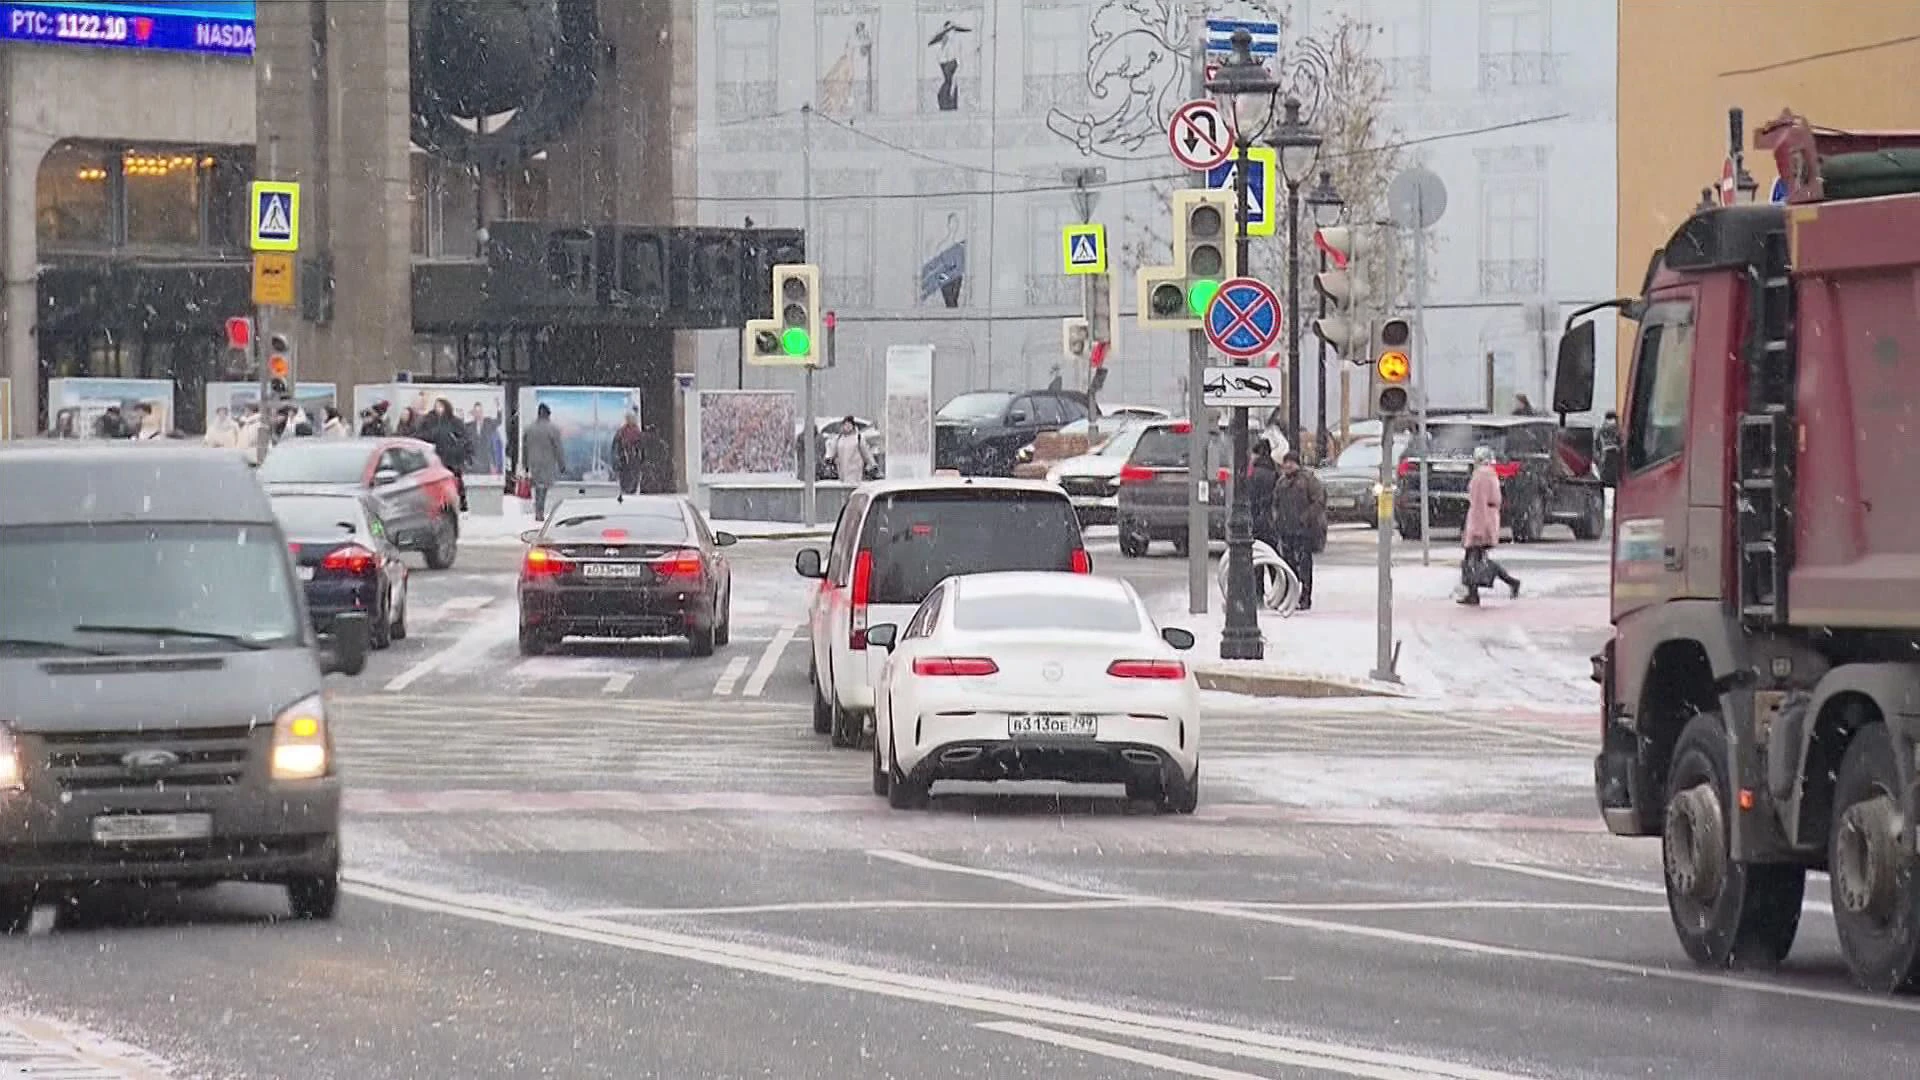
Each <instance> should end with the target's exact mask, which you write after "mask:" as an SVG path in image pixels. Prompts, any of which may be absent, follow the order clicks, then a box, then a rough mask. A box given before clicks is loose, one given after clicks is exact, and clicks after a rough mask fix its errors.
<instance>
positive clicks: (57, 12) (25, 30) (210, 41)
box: [0, 0, 254, 56]
mask: <svg viewBox="0 0 1920 1080" xmlns="http://www.w3.org/2000/svg"><path fill="white" fill-rule="evenodd" d="M253 8H254V0H173V2H166V0H147V2H146V3H83V2H79V0H41V2H40V3H37V4H36V3H29V4H11V3H0V41H24V42H39V43H43V44H52V45H91V46H95V47H98V48H106V49H150V50H159V51H165V52H191V53H211V54H214V55H217V56H252V55H253Z"/></svg>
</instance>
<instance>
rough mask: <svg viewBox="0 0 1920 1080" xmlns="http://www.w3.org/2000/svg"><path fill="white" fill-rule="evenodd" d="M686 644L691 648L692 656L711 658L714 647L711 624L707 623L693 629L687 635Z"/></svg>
mask: <svg viewBox="0 0 1920 1080" xmlns="http://www.w3.org/2000/svg"><path fill="white" fill-rule="evenodd" d="M687 644H688V645H689V646H691V647H692V649H693V655H695V656H712V655H713V646H714V628H713V624H711V623H709V624H707V625H706V626H696V627H694V629H693V631H692V632H691V633H689V634H688V635H687Z"/></svg>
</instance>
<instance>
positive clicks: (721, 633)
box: [713, 589, 733, 645]
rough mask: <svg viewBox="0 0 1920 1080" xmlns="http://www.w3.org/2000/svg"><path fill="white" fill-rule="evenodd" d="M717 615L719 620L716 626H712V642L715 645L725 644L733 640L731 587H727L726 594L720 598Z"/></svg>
mask: <svg viewBox="0 0 1920 1080" xmlns="http://www.w3.org/2000/svg"><path fill="white" fill-rule="evenodd" d="M718 617H719V619H720V622H719V624H718V625H717V626H715V627H714V630H713V643H714V644H715V645H725V644H726V643H727V642H729V641H732V640H733V590H732V589H728V590H727V594H726V596H725V597H724V598H722V599H721V601H720V611H719V615H718Z"/></svg>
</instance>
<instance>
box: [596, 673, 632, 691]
mask: <svg viewBox="0 0 1920 1080" xmlns="http://www.w3.org/2000/svg"><path fill="white" fill-rule="evenodd" d="M632 682H633V676H632V675H631V674H629V673H625V672H622V673H620V674H615V675H609V676H607V681H606V683H605V684H604V685H602V686H601V687H600V692H601V693H603V694H618V693H620V692H621V691H623V690H625V689H626V688H627V686H628V685H629V684H631V683H632Z"/></svg>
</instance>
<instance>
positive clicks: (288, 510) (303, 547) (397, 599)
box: [269, 488, 407, 649]
mask: <svg viewBox="0 0 1920 1080" xmlns="http://www.w3.org/2000/svg"><path fill="white" fill-rule="evenodd" d="M269 501H270V502H272V504H273V516H274V517H276V518H278V519H279V521H280V531H281V532H283V533H285V534H286V536H287V551H288V553H289V554H291V555H292V556H293V565H294V572H295V573H296V574H298V575H299V577H300V583H301V588H302V589H303V590H304V591H305V592H306V594H307V617H308V618H309V619H311V620H312V621H313V628H314V629H315V630H316V631H318V632H320V633H327V632H328V631H329V630H331V629H332V627H333V624H334V623H335V622H337V621H338V620H339V618H340V616H342V615H345V614H348V613H359V614H364V615H365V616H366V617H367V620H368V622H367V627H368V633H367V643H368V644H369V645H371V646H372V647H373V648H376V649H384V648H386V647H387V646H389V645H391V644H393V642H394V641H395V640H398V639H403V638H405V637H406V636H407V562H406V560H405V559H403V558H402V557H401V555H400V549H399V548H397V547H395V546H394V545H393V541H392V539H391V537H390V536H389V535H388V533H387V527H386V523H385V522H383V521H381V519H380V513H379V510H378V508H377V507H375V505H374V503H373V499H372V498H371V497H369V496H366V495H355V494H348V493H344V492H338V491H329V490H326V489H319V490H311V491H303V490H301V489H299V488H282V489H280V490H279V491H277V492H276V493H274V494H273V495H272V496H271V497H270V499H269Z"/></svg>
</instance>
